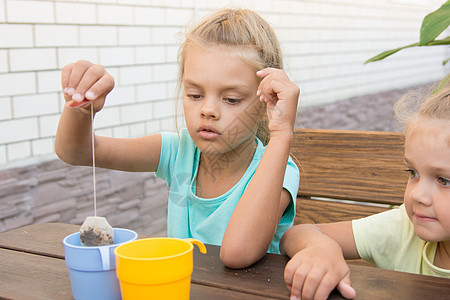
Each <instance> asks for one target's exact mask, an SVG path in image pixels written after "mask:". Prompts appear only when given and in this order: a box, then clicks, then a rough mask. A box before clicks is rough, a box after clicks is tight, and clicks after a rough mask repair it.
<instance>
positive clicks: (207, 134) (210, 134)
mask: <svg viewBox="0 0 450 300" xmlns="http://www.w3.org/2000/svg"><path fill="white" fill-rule="evenodd" d="M198 135H199V136H200V137H201V138H204V139H207V140H213V139H216V138H218V137H219V136H220V134H219V133H217V132H216V131H215V130H214V129H212V128H207V127H205V128H200V129H199V131H198Z"/></svg>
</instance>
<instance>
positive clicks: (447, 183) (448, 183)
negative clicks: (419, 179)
mask: <svg viewBox="0 0 450 300" xmlns="http://www.w3.org/2000/svg"><path fill="white" fill-rule="evenodd" d="M438 182H439V183H440V184H441V185H443V186H445V187H450V179H448V178H444V177H439V178H438Z"/></svg>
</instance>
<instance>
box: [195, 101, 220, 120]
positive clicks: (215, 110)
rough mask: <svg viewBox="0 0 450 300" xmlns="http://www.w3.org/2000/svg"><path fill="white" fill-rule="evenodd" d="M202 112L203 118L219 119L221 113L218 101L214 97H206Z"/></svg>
mask: <svg viewBox="0 0 450 300" xmlns="http://www.w3.org/2000/svg"><path fill="white" fill-rule="evenodd" d="M200 113H201V116H202V117H203V118H207V119H209V118H211V119H219V118H220V113H219V107H218V104H217V101H216V100H214V99H205V100H204V101H203V105H202V108H201V111H200Z"/></svg>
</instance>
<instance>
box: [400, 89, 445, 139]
mask: <svg viewBox="0 0 450 300" xmlns="http://www.w3.org/2000/svg"><path fill="white" fill-rule="evenodd" d="M394 113H395V116H396V119H397V122H398V123H399V125H400V127H401V128H402V129H403V130H404V131H407V130H408V129H409V127H410V126H411V124H412V123H414V122H415V121H417V119H419V118H428V119H438V120H450V84H446V85H444V86H443V87H441V88H439V89H438V90H435V89H434V90H433V89H430V91H428V92H426V93H425V92H423V91H410V92H408V93H406V94H405V95H404V96H403V97H402V98H400V99H399V100H398V101H397V102H396V103H395V105H394Z"/></svg>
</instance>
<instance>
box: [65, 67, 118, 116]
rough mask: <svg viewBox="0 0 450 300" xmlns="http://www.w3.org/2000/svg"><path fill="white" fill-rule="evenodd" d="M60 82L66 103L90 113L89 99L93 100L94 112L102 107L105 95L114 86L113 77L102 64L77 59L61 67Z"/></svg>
mask: <svg viewBox="0 0 450 300" xmlns="http://www.w3.org/2000/svg"><path fill="white" fill-rule="evenodd" d="M61 84H62V89H63V93H64V99H65V100H66V105H67V106H69V107H77V108H80V109H81V110H82V111H83V112H85V113H90V105H88V104H89V103H90V101H94V100H95V102H94V111H95V112H97V111H99V110H100V109H101V108H102V107H103V105H104V103H105V97H106V95H107V94H108V93H109V92H110V91H111V90H112V89H113V87H114V78H113V77H112V76H111V75H110V74H109V73H107V72H106V70H105V68H104V67H103V66H100V65H96V64H93V63H91V62H88V61H85V60H79V61H77V62H74V63H71V64H68V65H66V66H65V67H64V68H63V69H62V72H61Z"/></svg>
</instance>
